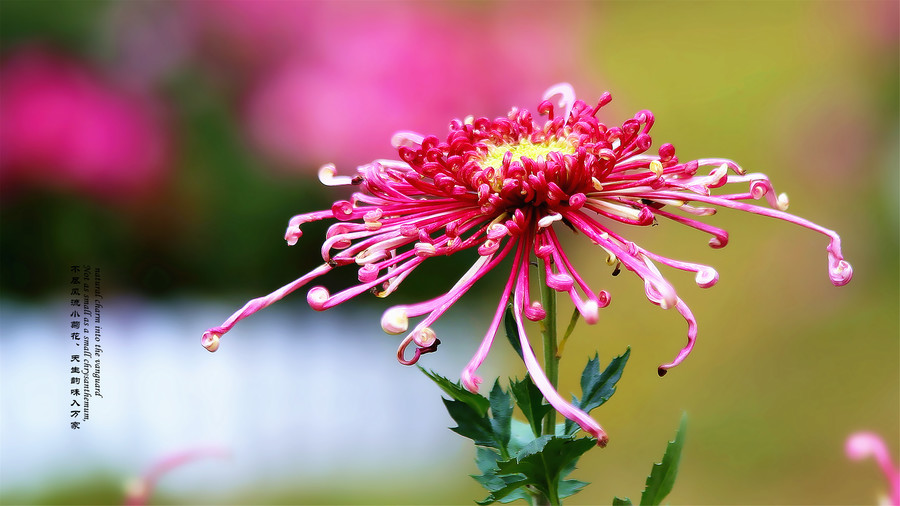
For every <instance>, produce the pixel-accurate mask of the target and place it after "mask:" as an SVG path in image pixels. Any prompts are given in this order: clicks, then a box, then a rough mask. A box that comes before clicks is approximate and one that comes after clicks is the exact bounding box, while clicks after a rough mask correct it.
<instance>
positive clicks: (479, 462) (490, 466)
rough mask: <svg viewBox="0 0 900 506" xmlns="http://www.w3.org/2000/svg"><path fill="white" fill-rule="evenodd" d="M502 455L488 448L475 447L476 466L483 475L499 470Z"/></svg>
mask: <svg viewBox="0 0 900 506" xmlns="http://www.w3.org/2000/svg"><path fill="white" fill-rule="evenodd" d="M498 460H500V454H499V453H497V452H495V451H494V450H490V449H488V448H482V447H475V465H476V466H478V470H479V471H481V472H482V474H484V473H487V472H489V471H492V470H496V469H497V461H498Z"/></svg>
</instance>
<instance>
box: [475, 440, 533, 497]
mask: <svg viewBox="0 0 900 506" xmlns="http://www.w3.org/2000/svg"><path fill="white" fill-rule="evenodd" d="M498 460H500V455H499V454H498V453H497V452H495V451H494V450H489V449H487V448H480V447H479V448H476V449H475V464H476V465H477V466H478V470H479V471H481V473H482V475H481V476H474V475H473V476H472V478H474V479H475V481H477V482H478V483H480V484H481V486H482V487H484V488H485V489H487V491H488V492H490V495H488V496H487V497H486V498H484V499H483V500H481V501H477V502H478V504H491V503H493V502H496V501H500V502H504V503H506V502H512V501H515V500H516V499H524V500H526V501H527V502H528V503H529V504H531V496H530V494H528V492H527V491H525V490H522V489H521V488H522V487H524V486H525V483H524V482H525V477H524V476H522V475H521V474H511V475H503V476H500V475H498V474H497V472H498V471H499V469H498V468H497V461H498Z"/></svg>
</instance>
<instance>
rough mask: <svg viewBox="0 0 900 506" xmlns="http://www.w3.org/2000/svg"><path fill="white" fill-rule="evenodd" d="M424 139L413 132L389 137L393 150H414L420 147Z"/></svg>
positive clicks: (399, 133)
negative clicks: (403, 148) (401, 148)
mask: <svg viewBox="0 0 900 506" xmlns="http://www.w3.org/2000/svg"><path fill="white" fill-rule="evenodd" d="M423 139H424V137H423V136H422V135H420V134H417V133H415V132H397V133H395V134H394V136H393V137H391V145H392V146H394V147H395V148H400V147H405V148H408V149H415V148H420V147H422V140H423Z"/></svg>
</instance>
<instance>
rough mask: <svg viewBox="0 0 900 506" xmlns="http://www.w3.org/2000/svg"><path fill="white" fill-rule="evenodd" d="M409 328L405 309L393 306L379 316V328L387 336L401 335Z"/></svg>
mask: <svg viewBox="0 0 900 506" xmlns="http://www.w3.org/2000/svg"><path fill="white" fill-rule="evenodd" d="M408 327H409V316H408V315H407V313H406V308H403V307H401V306H394V307H392V308H390V309H388V310H387V311H385V312H384V314H383V315H382V316H381V328H382V329H384V331H385V332H387V333H388V334H402V333H404V332H406V329H407V328H408Z"/></svg>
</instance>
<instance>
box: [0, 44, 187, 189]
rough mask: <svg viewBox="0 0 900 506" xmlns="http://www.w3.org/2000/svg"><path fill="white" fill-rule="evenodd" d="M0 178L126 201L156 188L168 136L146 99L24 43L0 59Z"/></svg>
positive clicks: (9, 184) (7, 185) (7, 183)
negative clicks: (25, 47) (0, 63)
mask: <svg viewBox="0 0 900 506" xmlns="http://www.w3.org/2000/svg"><path fill="white" fill-rule="evenodd" d="M0 95H2V100H3V114H2V115H0V182H2V184H3V190H4V193H5V194H9V193H14V192H15V191H16V190H17V189H18V188H20V187H21V186H30V187H39V188H50V189H56V190H62V191H66V192H72V193H75V194H78V195H84V196H90V197H92V198H98V199H101V200H106V201H113V202H119V203H122V202H128V201H130V200H132V199H137V198H141V197H144V196H147V195H149V194H151V193H152V192H153V191H154V190H156V189H158V188H159V186H160V184H161V183H162V182H163V181H164V179H165V177H166V176H167V172H168V169H169V167H168V163H169V142H168V139H167V138H166V132H165V131H164V127H163V123H162V121H161V119H160V117H159V114H158V110H157V109H156V108H155V105H154V104H153V102H152V101H151V100H150V99H149V98H148V97H144V96H135V95H132V94H129V93H128V92H126V91H124V90H121V89H117V88H116V87H115V86H114V85H113V84H112V83H110V82H107V81H105V80H103V79H102V78H101V77H100V76H98V75H96V74H95V73H93V72H92V71H91V70H89V69H88V68H87V67H86V66H84V65H82V64H80V63H78V62H76V61H74V60H70V59H68V58H66V57H62V56H59V55H55V54H51V53H49V52H46V51H43V50H39V49H34V48H29V49H24V50H21V51H19V52H17V53H14V54H12V55H10V56H9V57H8V58H6V60H5V61H4V62H3V63H2V65H0Z"/></svg>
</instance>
